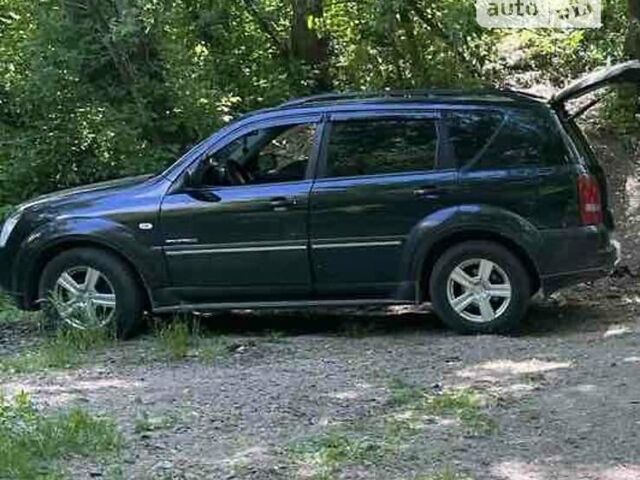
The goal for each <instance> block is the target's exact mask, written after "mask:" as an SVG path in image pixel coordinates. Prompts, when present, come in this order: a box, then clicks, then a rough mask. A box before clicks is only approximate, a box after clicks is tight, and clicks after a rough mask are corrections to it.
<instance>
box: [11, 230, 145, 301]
mask: <svg viewBox="0 0 640 480" xmlns="http://www.w3.org/2000/svg"><path fill="white" fill-rule="evenodd" d="M77 248H93V249H96V250H102V251H104V252H107V253H109V254H111V255H113V256H114V257H116V258H118V259H119V260H120V261H122V262H123V263H124V264H125V265H127V267H128V268H129V269H130V270H131V272H132V273H133V274H134V276H135V280H136V282H137V283H138V285H139V287H140V291H141V292H142V293H143V294H144V296H143V302H144V306H145V309H151V308H152V305H153V297H152V295H151V289H150V287H149V284H148V283H147V281H146V280H145V278H144V276H143V275H142V273H141V272H140V270H139V269H138V268H137V267H136V265H135V263H134V262H133V261H132V260H131V259H130V258H128V257H127V256H126V255H125V254H123V253H122V252H121V251H119V250H118V249H117V248H115V247H113V246H111V245H109V244H107V243H105V242H100V241H99V240H94V239H89V238H73V239H65V240H61V241H59V242H56V243H54V244H52V245H49V246H48V247H47V248H45V249H44V250H42V251H41V252H40V253H39V254H38V255H37V256H36V257H35V259H34V260H33V261H32V263H31V267H30V269H29V272H28V274H27V275H26V276H25V279H24V281H25V294H26V297H25V304H26V305H27V306H29V307H31V308H34V307H37V305H36V303H37V301H38V300H39V299H38V285H39V282H40V278H41V277H42V272H43V271H44V268H45V267H46V266H47V264H48V263H49V262H50V261H51V260H53V259H54V258H55V257H57V256H58V255H60V254H61V253H63V252H66V251H69V250H72V249H77Z"/></svg>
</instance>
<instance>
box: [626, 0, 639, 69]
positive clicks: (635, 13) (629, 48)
mask: <svg viewBox="0 0 640 480" xmlns="http://www.w3.org/2000/svg"><path fill="white" fill-rule="evenodd" d="M625 50H626V53H627V55H629V56H630V57H631V58H637V59H640V0H629V29H628V31H627V39H626V45H625Z"/></svg>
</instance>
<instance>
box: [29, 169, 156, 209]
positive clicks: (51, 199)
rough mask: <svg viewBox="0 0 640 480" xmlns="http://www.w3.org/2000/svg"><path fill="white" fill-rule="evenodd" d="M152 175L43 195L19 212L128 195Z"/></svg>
mask: <svg viewBox="0 0 640 480" xmlns="http://www.w3.org/2000/svg"><path fill="white" fill-rule="evenodd" d="M152 178H153V176H152V175H143V176H138V177H127V178H121V179H118V180H110V181H107V182H100V183H94V184H91V185H85V186H82V187H76V188H69V189H66V190H60V191H57V192H53V193H49V194H46V195H41V196H39V197H36V198H34V199H33V200H29V201H27V202H25V203H23V204H21V205H19V206H18V209H19V210H23V211H24V210H35V209H38V208H39V207H58V206H62V205H65V204H67V203H72V202H80V201H83V200H85V199H91V200H92V201H95V200H98V199H101V198H104V197H107V196H113V195H118V194H123V193H124V194H126V193H128V192H129V191H131V190H134V189H135V188H136V187H138V186H140V185H143V184H145V183H147V182H148V181H149V180H151V179H152Z"/></svg>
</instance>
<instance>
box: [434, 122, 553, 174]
mask: <svg viewBox="0 0 640 480" xmlns="http://www.w3.org/2000/svg"><path fill="white" fill-rule="evenodd" d="M447 129H448V138H449V141H448V143H449V145H450V148H451V149H452V150H453V153H454V154H455V156H456V158H457V159H458V164H459V165H460V166H461V167H463V168H465V169H472V170H493V169H503V168H518V167H533V166H543V167H544V166H552V165H557V164H559V163H562V162H563V161H564V156H563V155H562V153H561V152H562V147H561V145H562V139H561V138H560V136H559V135H558V132H557V129H556V128H555V123H554V122H553V121H552V118H551V117H550V116H549V115H545V114H544V113H542V112H538V111H533V110H531V111H529V110H510V111H506V112H492V111H480V110H478V111H475V110H474V111H468V112H452V113H450V114H448V115H447ZM559 152H560V153H559Z"/></svg>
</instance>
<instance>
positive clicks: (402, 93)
mask: <svg viewBox="0 0 640 480" xmlns="http://www.w3.org/2000/svg"><path fill="white" fill-rule="evenodd" d="M461 92H464V90H446V89H440V90H438V89H432V90H428V89H422V90H383V91H381V92H345V93H335V92H333V93H322V94H319V95H312V96H310V97H304V98H298V99H295V100H291V101H288V102H285V103H283V104H281V105H280V106H279V108H291V107H299V106H303V105H306V104H309V103H314V102H323V101H325V102H330V101H335V100H358V99H362V100H366V99H376V98H405V99H411V98H416V97H418V98H429V97H434V96H438V95H448V94H459V93H461ZM467 93H500V94H502V95H505V96H511V97H516V96H518V97H522V96H524V97H529V98H542V97H539V96H538V95H535V94H531V93H528V92H521V91H518V90H511V89H495V90H491V89H489V90H488V89H481V90H469V91H468V92H467Z"/></svg>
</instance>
